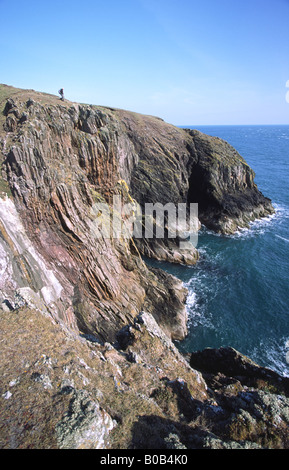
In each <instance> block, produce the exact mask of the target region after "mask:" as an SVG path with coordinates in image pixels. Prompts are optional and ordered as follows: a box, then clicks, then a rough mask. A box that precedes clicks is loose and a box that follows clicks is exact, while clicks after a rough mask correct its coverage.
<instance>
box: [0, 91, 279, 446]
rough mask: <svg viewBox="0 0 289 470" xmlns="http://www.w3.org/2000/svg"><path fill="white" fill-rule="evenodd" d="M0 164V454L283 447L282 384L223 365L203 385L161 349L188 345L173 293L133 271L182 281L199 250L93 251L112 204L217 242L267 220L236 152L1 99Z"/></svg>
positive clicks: (153, 127)
mask: <svg viewBox="0 0 289 470" xmlns="http://www.w3.org/2000/svg"><path fill="white" fill-rule="evenodd" d="M0 150H1V179H0V190H1V199H0V233H1V237H0V260H1V280H0V303H1V308H2V311H1V313H0V314H1V325H2V328H1V335H2V340H1V341H2V342H1V344H2V346H3V352H4V354H3V358H4V360H3V361H2V362H1V365H0V368H1V373H2V378H3V380H2V384H1V410H2V412H1V424H0V429H1V432H0V445H1V447H3V448H9V447H12V448H18V447H22V448H28V447H32V448H38V447H39V448H43V447H48V448H81V447H82V448H83V447H84V448H150V447H152V448H211V447H213V448H219V447H221V448H231V447H233V448H234V447H236V448H239V447H245V448H247V447H252V446H253V447H255V446H256V447H266V446H268V447H286V446H288V441H287V437H286V427H287V426H288V399H287V398H286V396H287V393H288V383H287V381H286V379H284V378H282V377H276V375H275V374H273V373H272V372H271V371H267V370H265V369H262V368H260V367H259V366H258V365H254V366H252V365H251V363H250V360H249V359H247V358H243V357H242V356H241V355H239V353H237V352H236V354H233V355H232V353H231V350H228V351H225V353H224V354H225V355H226V357H228V358H229V359H228V360H229V362H230V363H231V365H232V367H231V369H230V370H229V372H228V371H225V372H223V371H222V370H221V368H220V370H219V371H216V370H214V371H211V370H209V371H208V370H207V368H206V365H204V363H203V362H200V361H199V362H197V363H196V365H194V364H195V362H194V361H195V360H196V359H195V356H194V360H193V356H192V359H191V362H189V361H188V360H186V359H185V358H184V357H182V356H181V354H180V353H179V352H178V351H177V349H176V347H175V346H174V344H173V342H172V341H173V340H179V339H182V338H184V337H185V335H186V333H187V312H186V307H185V301H186V295H187V292H186V289H185V288H184V287H183V285H182V283H181V282H180V281H179V280H178V279H176V278H175V277H173V276H171V275H169V274H168V273H166V272H164V271H162V270H160V269H155V268H150V267H148V265H146V263H145V262H144V259H143V256H147V257H152V258H155V259H159V260H166V261H169V262H173V263H183V264H188V265H189V264H194V263H196V262H197V261H198V252H197V248H195V247H194V246H193V245H189V244H187V245H186V248H185V249H184V248H180V240H179V237H177V236H176V237H175V238H173V237H170V236H168V232H167V231H165V236H164V237H163V238H157V237H146V236H145V235H144V236H142V237H134V236H133V235H132V236H129V237H127V236H119V237H114V236H109V237H107V236H105V235H104V234H103V233H101V234H100V236H99V235H98V236H97V237H96V235H95V234H96V232H95V221H96V218H97V217H98V216H99V213H97V214H96V212H95V207H99V205H103V206H102V207H104V206H105V207H108V215H104V219H103V222H104V223H106V222H109V223H110V215H111V210H112V207H113V201H114V198H115V197H118V198H121V199H122V200H123V201H124V202H127V203H128V204H131V203H134V204H137V206H138V207H139V208H140V209H144V208H145V205H146V204H148V203H151V204H156V203H159V204H162V205H164V206H165V205H166V204H174V205H178V204H185V205H186V207H189V206H190V204H193V203H197V204H198V207H199V213H198V217H199V218H198V221H197V225H198V226H200V224H204V225H206V226H207V227H209V228H211V229H213V230H215V231H217V232H220V233H224V234H228V233H233V232H234V231H235V230H237V229H238V228H239V227H245V226H248V224H249V222H250V221H252V220H254V219H256V218H260V217H264V216H266V215H268V214H272V213H273V212H274V210H273V207H272V204H271V201H270V200H269V199H268V198H266V197H265V196H263V194H262V193H261V192H260V191H259V190H258V188H257V186H256V184H255V183H254V176H255V175H254V172H253V171H252V169H251V168H250V167H249V166H248V165H247V163H246V162H245V161H244V159H243V158H242V157H241V156H240V155H239V154H238V152H237V151H236V150H235V149H233V148H232V147H231V146H230V145H229V144H228V143H227V142H224V141H223V140H221V139H218V138H213V137H209V136H206V135H204V134H202V133H200V132H198V131H192V130H187V129H180V128H177V127H175V126H172V125H170V124H168V123H165V122H164V121H162V120H161V119H159V118H156V117H153V116H144V115H141V114H137V113H132V112H129V111H124V110H119V109H113V108H105V107H99V106H92V105H83V104H78V103H72V102H69V101H60V100H59V99H58V98H57V97H55V96H53V95H48V94H43V93H38V92H35V91H33V90H20V89H15V88H12V87H8V86H6V85H1V86H0ZM106 218H107V219H108V220H107V219H106ZM166 228H167V227H166ZM214 353H215V355H217V356H218V354H219V352H218V351H214ZM200 354H202V353H200ZM202 357H203V356H202ZM204 357H206V356H204ZM240 357H241V358H242V363H244V364H245V366H244V367H245V369H242V371H241V372H240V373H239V370H238V367H237V369H236V368H235V367H234V364H235V363H236V362H237V363H238V364H239V360H240ZM210 360H211V359H210ZM200 363H201V364H202V365H201V366H200V365H199V364H200ZM247 369H250V370H254V371H256V370H258V374H255V375H256V377H255V376H254V377H255V378H254V380H253V378H252V374H249V375H248V374H247V372H244V370H245V371H247ZM253 375H254V374H253ZM261 376H262V380H261V379H260V377H261ZM280 393H281V394H282V399H280V400H279V401H278V399H277V398H276V397H277V395H276V394H280ZM263 405H264V406H265V407H266V413H265V412H263V413H261V412H260V409H261V408H262V407H263V408H262V409H265V408H264V406H263ZM260 407H261V408H260ZM52 410H53V411H52ZM258 410H259V411H258ZM258 413H259V414H258ZM15 416H16V417H17V419H16V418H15ZM243 418H244V419H243ZM277 418H278V419H277ZM277 422H278V425H276V423H277ZM256 423H257V425H256ZM155 446H157V447H155Z"/></svg>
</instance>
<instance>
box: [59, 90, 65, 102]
mask: <svg viewBox="0 0 289 470" xmlns="http://www.w3.org/2000/svg"><path fill="white" fill-rule="evenodd" d="M58 93H59V94H60V99H61V100H62V101H64V90H63V88H60V90H59V92H58Z"/></svg>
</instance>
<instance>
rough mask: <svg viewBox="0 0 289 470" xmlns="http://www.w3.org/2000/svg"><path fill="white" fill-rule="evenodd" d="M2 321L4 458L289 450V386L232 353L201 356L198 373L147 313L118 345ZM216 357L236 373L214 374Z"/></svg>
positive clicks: (11, 318)
mask: <svg viewBox="0 0 289 470" xmlns="http://www.w3.org/2000/svg"><path fill="white" fill-rule="evenodd" d="M0 321H1V333H0V334H1V352H2V355H1V358H2V359H1V362H0V374H1V384H0V448H1V449H21V448H22V449H29V448H30V449H107V450H109V449H132V450H133V449H164V450H177V451H178V452H180V453H182V452H186V450H187V449H268V448H269V449H278V448H282V449H286V448H288V446H289V443H288V424H289V398H288V383H287V382H288V379H287V381H286V379H284V378H282V377H279V376H277V374H276V375H274V377H273V376H271V373H270V372H269V371H267V370H266V371H265V373H264V371H263V369H262V368H259V367H258V366H257V365H254V364H253V363H252V362H251V361H250V360H248V359H247V358H246V357H244V356H242V355H241V354H240V353H237V352H236V351H234V350H231V349H224V350H220V351H218V350H211V351H210V352H206V353H202V352H201V353H195V354H193V355H192V359H191V366H190V365H189V362H187V361H186V360H185V358H184V357H183V356H182V355H181V354H180V353H179V351H178V350H177V349H176V347H175V346H174V345H173V343H172V342H171V340H170V338H169V337H168V336H167V335H166V334H165V333H164V332H163V330H162V329H161V328H160V327H159V325H158V324H157V322H156V321H155V319H154V318H153V316H152V315H150V314H149V313H147V312H141V313H140V314H139V315H137V317H135V319H134V321H133V322H132V323H131V324H130V325H127V326H126V327H125V328H123V329H122V330H120V331H119V332H118V334H117V341H116V342H115V343H113V344H112V343H104V344H101V343H100V342H97V341H95V339H93V338H89V337H84V336H79V335H74V334H72V333H71V332H68V331H65V330H64V329H63V328H60V327H59V325H58V324H57V323H56V322H54V321H53V320H52V319H51V317H49V316H44V315H40V314H39V312H38V311H33V310H31V309H28V308H25V307H24V308H21V309H18V310H17V311H13V312H3V311H2V312H1V311H0ZM209 355H210V361H209V362H207V360H206V358H207V357H208V356H209ZM214 357H215V358H216V364H217V365H215V366H214V371H216V370H218V369H219V364H220V359H221V358H222V362H224V363H225V364H230V373H226V374H225V373H223V372H208V370H207V369H208V367H209V368H211V365H210V364H211V363H212V362H211V361H213V358H214ZM196 362H197V367H194V363H196ZM201 363H202V365H200V364H201ZM203 366H204V367H205V369H203ZM234 368H235V369H234ZM253 371H254V376H253V375H252V374H251V372H253ZM258 371H259V373H258ZM262 371H263V372H262ZM228 372H229V371H228ZM255 372H257V373H256V374H255Z"/></svg>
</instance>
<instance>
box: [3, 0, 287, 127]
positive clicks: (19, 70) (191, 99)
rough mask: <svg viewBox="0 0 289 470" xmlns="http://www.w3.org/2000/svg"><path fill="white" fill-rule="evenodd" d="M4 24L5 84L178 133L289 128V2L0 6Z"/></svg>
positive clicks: (95, 1)
mask: <svg viewBox="0 0 289 470" xmlns="http://www.w3.org/2000/svg"><path fill="white" fill-rule="evenodd" d="M0 17H1V33H0V50H1V56H0V83H6V84H8V85H12V86H15V87H19V88H32V89H34V90H37V91H44V92H48V93H53V94H56V95H57V93H58V90H59V88H61V87H63V88H64V91H65V96H66V97H67V98H68V99H70V100H71V101H78V102H82V103H89V104H96V105H103V106H112V107H116V108H123V109H128V110H131V111H136V112H140V113H144V114H152V115H156V116H159V117H161V118H163V119H165V120H166V121H168V122H170V123H172V124H175V125H202V124H205V125H209V124H289V103H287V102H286V93H287V92H288V91H289V88H286V84H287V82H288V80H289V0H262V1H261V0H198V1H196V0H105V1H99V0H78V1H76V0H59V1H56V0H49V1H46V0H43V1H41V0H40V1H39V0H37V1H36V0H14V1H11V0H0ZM288 85H289V82H288Z"/></svg>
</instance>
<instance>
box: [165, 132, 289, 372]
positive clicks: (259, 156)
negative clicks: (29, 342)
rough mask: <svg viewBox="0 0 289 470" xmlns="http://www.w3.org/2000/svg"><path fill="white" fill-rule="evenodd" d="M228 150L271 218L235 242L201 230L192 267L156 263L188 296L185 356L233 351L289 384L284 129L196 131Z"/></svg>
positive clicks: (288, 155) (288, 153) (288, 187)
mask: <svg viewBox="0 0 289 470" xmlns="http://www.w3.org/2000/svg"><path fill="white" fill-rule="evenodd" d="M192 128H196V129H198V130H200V131H202V132H204V133H206V134H208V135H213V136H218V137H221V138H223V139H224V140H226V141H227V142H229V143H230V144H231V145H233V147H235V148H236V149H237V150H238V152H239V153H240V154H241V155H242V156H243V157H244V158H245V160H246V161H247V163H248V164H249V165H250V166H251V168H253V170H254V171H255V173H256V177H255V182H256V183H257V185H258V187H259V189H260V190H261V192H262V193H263V194H264V195H265V196H267V197H269V198H270V199H271V200H272V203H273V205H274V207H275V210H276V214H275V215H274V216H271V217H268V218H265V219H263V220H258V221H256V222H254V223H252V225H251V227H250V228H249V229H246V230H240V231H239V232H238V233H237V234H235V235H233V236H222V235H217V234H214V233H213V232H211V231H209V230H207V229H205V228H202V229H201V231H200V233H199V239H198V247H197V248H198V250H199V252H200V261H199V263H198V264H197V265H196V266H192V267H185V266H175V265H171V264H167V263H158V266H159V267H163V268H164V269H166V270H168V271H169V272H171V273H172V274H174V275H176V276H177V277H179V278H180V279H182V280H183V282H184V284H185V285H186V287H187V288H188V290H189V295H188V299H187V310H188V313H189V334H188V337H187V338H186V339H185V340H184V341H182V342H178V343H177V346H178V348H179V349H180V350H181V351H183V352H191V351H197V350H202V349H204V348H206V347H213V348H215V347H221V346H231V347H233V348H235V349H237V350H238V351H240V352H241V353H243V354H245V355H247V356H249V357H250V358H251V359H252V360H254V361H255V362H257V363H258V364H259V365H262V366H265V367H269V368H271V369H273V370H276V371H277V372H279V373H280V374H281V375H284V376H289V126H281V125H280V126H206V127H204V126H199V127H192Z"/></svg>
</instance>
